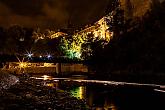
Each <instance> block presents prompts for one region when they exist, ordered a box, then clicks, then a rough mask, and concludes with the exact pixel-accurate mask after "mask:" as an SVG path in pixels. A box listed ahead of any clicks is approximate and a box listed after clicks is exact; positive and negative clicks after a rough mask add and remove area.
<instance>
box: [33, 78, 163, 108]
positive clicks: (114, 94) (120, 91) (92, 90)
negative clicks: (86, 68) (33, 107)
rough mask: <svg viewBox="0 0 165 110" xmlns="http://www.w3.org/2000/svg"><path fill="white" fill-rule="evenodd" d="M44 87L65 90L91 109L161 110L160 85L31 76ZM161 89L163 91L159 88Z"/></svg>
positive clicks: (161, 91)
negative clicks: (83, 101)
mask: <svg viewBox="0 0 165 110" xmlns="http://www.w3.org/2000/svg"><path fill="white" fill-rule="evenodd" d="M31 78H35V79H37V80H41V83H43V84H44V85H45V86H51V87H54V88H55V89H62V90H66V91H68V92H69V93H71V94H72V96H74V97H76V98H78V99H82V100H85V102H86V103H87V105H88V106H89V107H90V108H92V110H150V109H154V110H164V109H163V108H164V104H165V103H164V99H165V91H164V86H163V85H155V84H137V83H126V82H110V81H99V80H87V79H86V77H83V76H75V77H71V78H53V77H51V76H47V75H43V76H33V77H31ZM161 88H163V90H162V89H161Z"/></svg>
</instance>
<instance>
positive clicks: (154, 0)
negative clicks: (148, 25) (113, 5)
mask: <svg viewBox="0 0 165 110" xmlns="http://www.w3.org/2000/svg"><path fill="white" fill-rule="evenodd" d="M120 2H121V7H122V9H124V12H125V13H124V14H125V18H126V19H131V18H134V17H142V16H143V15H144V14H145V13H146V12H148V11H150V10H151V7H153V6H154V5H158V4H159V3H160V2H159V0H120Z"/></svg>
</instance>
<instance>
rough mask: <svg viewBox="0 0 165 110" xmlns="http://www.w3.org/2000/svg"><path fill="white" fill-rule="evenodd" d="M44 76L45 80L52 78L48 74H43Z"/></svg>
mask: <svg viewBox="0 0 165 110" xmlns="http://www.w3.org/2000/svg"><path fill="white" fill-rule="evenodd" d="M42 77H43V80H50V79H52V78H51V77H50V76H48V75H43V76H42Z"/></svg>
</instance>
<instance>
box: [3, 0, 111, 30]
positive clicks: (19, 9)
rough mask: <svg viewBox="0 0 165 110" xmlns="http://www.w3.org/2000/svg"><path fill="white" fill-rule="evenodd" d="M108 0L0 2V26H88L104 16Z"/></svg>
mask: <svg viewBox="0 0 165 110" xmlns="http://www.w3.org/2000/svg"><path fill="white" fill-rule="evenodd" d="M108 1H109V0H0V26H5V27H8V26H11V25H13V24H19V25H23V26H25V27H36V26H38V27H41V28H56V29H57V28H66V27H67V25H68V21H70V23H71V24H72V25H73V26H82V25H85V24H89V23H92V22H94V21H96V20H98V19H99V18H101V17H102V16H103V15H104V14H105V9H106V8H107V4H108Z"/></svg>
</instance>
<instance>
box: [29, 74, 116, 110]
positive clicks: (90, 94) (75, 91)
mask: <svg viewBox="0 0 165 110" xmlns="http://www.w3.org/2000/svg"><path fill="white" fill-rule="evenodd" d="M32 78H35V79H40V80H43V81H44V83H43V85H44V86H49V87H53V88H59V89H64V90H65V89H66V90H67V91H69V92H70V93H71V95H72V96H73V97H76V98H77V99H82V100H85V101H86V102H87V104H88V105H89V106H90V107H93V108H95V110H103V109H104V110H117V107H116V106H115V104H114V103H112V101H110V100H109V98H108V97H106V96H104V98H103V97H102V96H99V97H102V98H100V99H97V98H95V97H96V95H98V94H97V93H96V92H94V90H90V89H88V88H89V87H87V86H86V85H76V86H75V85H74V86H73V85H72V84H70V83H69V82H71V80H69V79H67V81H66V82H65V81H64V80H63V79H65V78H53V77H51V76H48V75H43V76H40V77H32ZM80 79H82V78H80ZM61 80H62V81H61ZM61 82H62V83H61ZM63 82H65V83H64V84H63ZM79 83H81V82H79ZM74 84H76V82H74ZM97 97H98V96H97ZM105 97H106V98H105ZM98 102H99V103H98ZM100 102H101V103H100Z"/></svg>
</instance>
